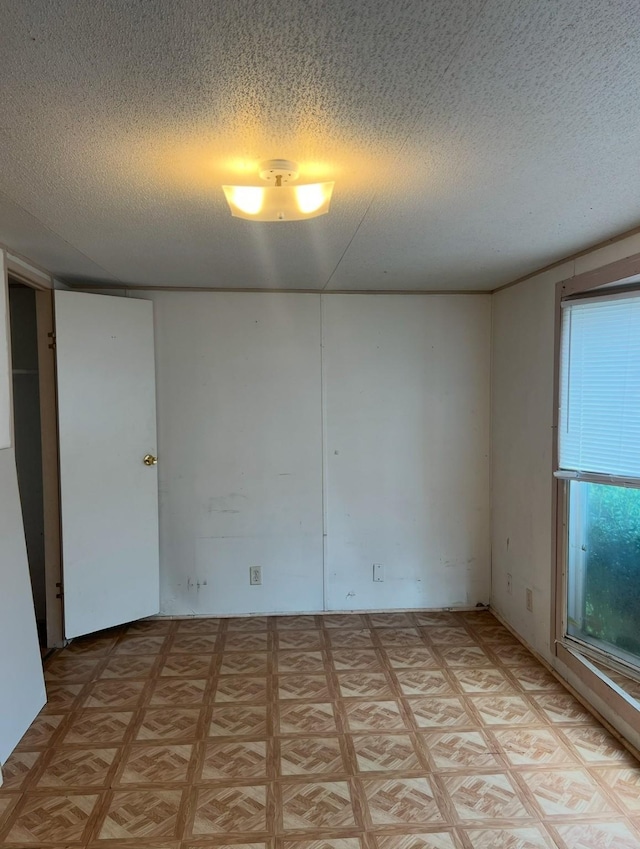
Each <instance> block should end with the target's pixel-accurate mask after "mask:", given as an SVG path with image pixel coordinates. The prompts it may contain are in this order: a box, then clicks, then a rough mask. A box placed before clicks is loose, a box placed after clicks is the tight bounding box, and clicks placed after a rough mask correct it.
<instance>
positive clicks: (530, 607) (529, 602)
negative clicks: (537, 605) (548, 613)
mask: <svg viewBox="0 0 640 849" xmlns="http://www.w3.org/2000/svg"><path fill="white" fill-rule="evenodd" d="M526 593H527V610H529V611H531V613H533V590H532V589H529V587H527V590H526Z"/></svg>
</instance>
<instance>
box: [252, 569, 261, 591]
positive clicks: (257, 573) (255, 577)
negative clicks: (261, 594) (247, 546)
mask: <svg viewBox="0 0 640 849" xmlns="http://www.w3.org/2000/svg"><path fill="white" fill-rule="evenodd" d="M249 583H250V584H251V586H252V587H259V586H260V585H261V584H262V566H250V567H249Z"/></svg>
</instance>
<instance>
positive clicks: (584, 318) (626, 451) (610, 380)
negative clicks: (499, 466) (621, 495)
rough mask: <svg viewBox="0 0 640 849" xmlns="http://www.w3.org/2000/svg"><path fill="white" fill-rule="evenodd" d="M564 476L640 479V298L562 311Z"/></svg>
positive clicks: (569, 305)
mask: <svg viewBox="0 0 640 849" xmlns="http://www.w3.org/2000/svg"><path fill="white" fill-rule="evenodd" d="M558 431H559V432H558V442H559V444H558V454H559V465H560V469H561V470H573V471H577V472H590V473H596V474H603V475H614V476H620V477H627V478H640V294H638V293H634V294H633V295H625V296H623V297H615V296H613V297H610V298H601V299H598V298H593V299H589V300H587V301H573V302H571V301H569V302H565V303H564V304H563V313H562V340H561V361H560V416H559V422H558Z"/></svg>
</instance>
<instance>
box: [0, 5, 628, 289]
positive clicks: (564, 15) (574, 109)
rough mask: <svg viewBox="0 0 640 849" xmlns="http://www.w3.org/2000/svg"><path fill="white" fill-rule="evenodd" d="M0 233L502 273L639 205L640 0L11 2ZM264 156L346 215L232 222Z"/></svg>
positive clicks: (95, 251)
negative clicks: (241, 186) (232, 187)
mask: <svg viewBox="0 0 640 849" xmlns="http://www.w3.org/2000/svg"><path fill="white" fill-rule="evenodd" d="M0 21H1V26H0V78H1V79H2V83H3V84H2V87H1V90H0V241H2V242H4V243H5V244H8V245H9V246H10V247H11V248H12V249H13V250H15V251H17V252H20V253H22V254H24V255H26V256H28V257H29V258H31V259H32V260H33V261H35V262H37V263H39V264H41V265H43V266H44V267H46V268H48V269H49V270H50V271H52V272H54V273H55V274H56V275H57V276H59V277H60V278H62V279H65V280H68V281H70V282H74V281H75V282H82V283H94V284H96V285H98V284H99V285H104V284H105V283H120V284H130V285H146V286H208V287H223V288H228V287H233V288H281V289H282V288H285V289H286V288H292V289H323V288H325V287H326V289H327V290H334V289H338V290H345V289H353V290H372V289H384V290H392V289H393V290H434V289H442V290H450V289H458V290H460V289H463V290H470V289H477V290H481V289H493V288H495V287H496V286H498V285H500V284H501V283H505V282H508V281H510V280H513V279H515V278H517V277H519V276H521V275H523V274H526V273H528V272H530V271H533V270H535V269H537V268H540V267H541V266H544V265H546V264H548V263H549V262H552V261H554V260H557V259H559V258H561V257H563V256H566V255H568V254H571V253H573V252H575V251H578V250H581V249H583V248H585V247H587V246H589V245H590V244H593V243H595V242H598V241H600V240H602V239H604V238H607V237H610V236H612V235H615V234H618V233H620V232H623V231H625V230H628V229H630V228H632V227H635V226H637V225H639V224H640V168H639V167H638V150H639V147H640V97H639V96H638V92H639V90H640V14H639V7H638V0H535V2H534V0H393V2H392V1H391V0H377V1H376V2H374V0H289V2H287V3H283V2H276V0H180V2H179V3H177V2H172V0H137V2H132V0H99V2H91V0H0ZM269 157H287V158H291V159H294V160H297V161H298V162H299V163H300V164H301V171H302V176H303V177H308V178H313V177H317V178H322V179H335V181H336V188H335V194H334V200H333V204H332V209H331V212H330V213H329V215H328V216H324V217H322V218H318V219H315V220H312V221H307V222H298V223H293V222H286V223H270V224H258V223H255V222H247V221H243V220H240V219H235V218H231V216H230V215H229V212H228V209H227V207H226V204H225V201H224V196H223V194H222V191H221V189H220V185H221V183H223V182H224V183H227V182H254V179H253V173H252V169H254V168H255V165H256V164H257V162H258V161H259V160H261V159H264V158H269Z"/></svg>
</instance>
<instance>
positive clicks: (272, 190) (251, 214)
mask: <svg viewBox="0 0 640 849" xmlns="http://www.w3.org/2000/svg"><path fill="white" fill-rule="evenodd" d="M333 186H334V183H333V182H331V183H307V184H305V185H301V186H223V187H222V190H223V191H224V194H225V197H226V199H227V203H228V204H229V208H230V210H231V214H232V215H233V216H235V217H236V218H244V219H246V220H247V221H304V220H305V219H307V218H316V217H317V216H318V215H325V214H326V213H327V212H329V204H330V203H331V195H332V193H333Z"/></svg>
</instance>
